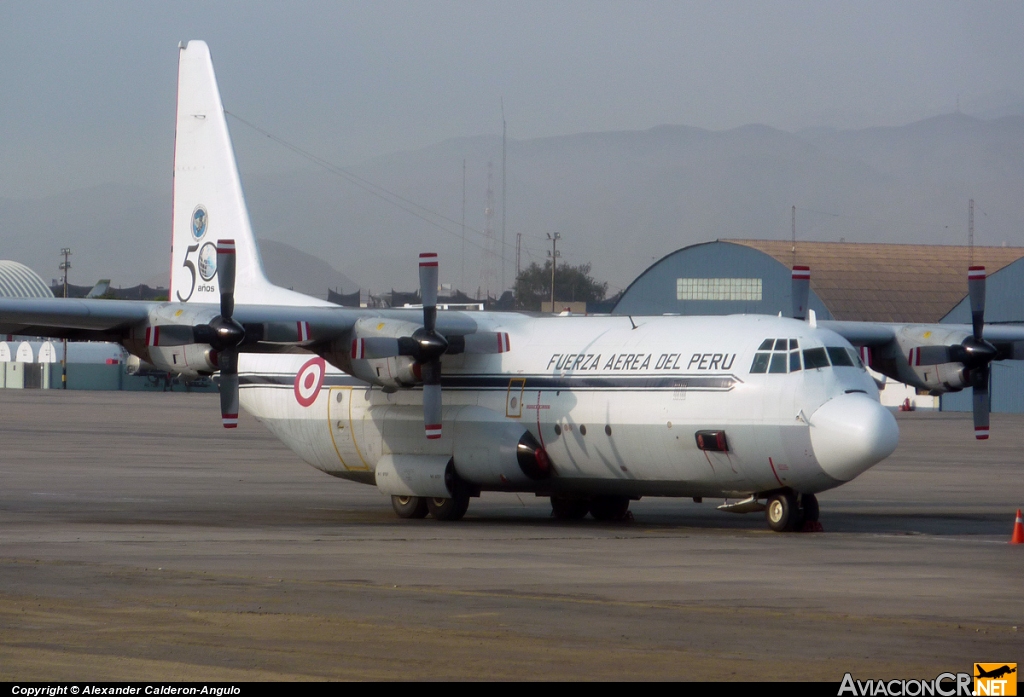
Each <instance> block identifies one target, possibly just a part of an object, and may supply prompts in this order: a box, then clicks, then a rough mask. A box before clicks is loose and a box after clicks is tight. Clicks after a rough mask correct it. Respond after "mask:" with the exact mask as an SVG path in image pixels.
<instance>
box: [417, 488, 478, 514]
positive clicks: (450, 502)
mask: <svg viewBox="0 0 1024 697" xmlns="http://www.w3.org/2000/svg"><path fill="white" fill-rule="evenodd" d="M427 509H428V510H429V511H430V515H432V516H433V517H434V519H435V520H462V517H463V516H464V515H466V511H468V510H469V494H467V493H465V492H463V491H459V490H456V492H455V494H454V495H453V496H452V498H450V499H427Z"/></svg>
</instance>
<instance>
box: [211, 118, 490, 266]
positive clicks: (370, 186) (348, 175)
mask: <svg viewBox="0 0 1024 697" xmlns="http://www.w3.org/2000/svg"><path fill="white" fill-rule="evenodd" d="M224 113H225V114H226V115H228V116H231V117H233V118H234V119H236V120H237V121H239V122H240V123H242V124H244V125H246V126H248V127H249V128H251V129H253V130H254V131H256V132H257V133H260V134H262V135H264V136H266V137H267V138H269V139H270V140H272V141H274V142H275V143H277V144H278V145H280V146H282V147H284V148H286V149H288V150H290V151H292V152H293V153H295V154H296V155H299V156H300V157H303V158H305V159H307V160H309V161H310V162H313V163H314V164H316V165H319V166H320V167H322V168H323V169H325V170H327V171H328V172H330V173H331V174H334V175H336V176H339V177H341V178H343V179H347V180H348V181H349V183H351V184H353V185H354V186H356V187H358V188H360V189H362V190H363V191H365V192H367V193H368V194H371V195H373V196H376V197H377V198H379V199H381V200H382V201H386V202H387V203H390V204H391V205H393V206H396V207H398V208H400V209H402V210H403V211H405V212H406V213H408V214H409V215H412V216H414V217H416V218H419V219H420V220H422V221H423V222H425V223H428V224H429V225H433V226H434V227H436V228H438V229H439V230H442V231H444V232H446V233H448V234H449V235H452V236H453V237H456V238H459V239H464V238H463V237H461V236H460V235H459V234H458V233H456V232H455V231H454V230H451V229H449V228H447V227H445V226H444V225H442V224H440V223H438V222H437V221H436V220H431V219H430V218H428V217H426V215H423V214H421V213H419V212H417V211H415V210H412V209H411V208H409V207H408V206H412V207H415V208H418V209H420V210H422V211H423V212H424V213H426V214H427V215H432V216H435V217H437V218H440V219H441V220H444V221H446V222H448V223H451V224H452V225H454V226H458V227H461V225H462V223H461V222H459V221H456V220H452V219H451V218H449V217H447V216H445V215H443V214H441V213H438V212H436V211H432V210H430V209H429V208H427V207H426V206H422V205H420V204H418V203H416V202H415V201H411V200H409V199H407V198H405V197H404V196H402V195H400V194H396V193H395V192H393V191H391V190H389V189H386V188H384V187H383V186H380V185H379V184H375V183H373V182H371V181H369V180H367V179H364V178H363V177H360V176H359V175H358V174H354V173H353V172H350V171H348V170H346V169H344V168H342V167H339V166H337V165H335V164H333V163H332V162H329V161H328V160H325V159H324V158H322V157H320V156H318V155H314V154H313V153H311V152H309V151H308V150H305V149H303V148H301V147H299V146H298V145H295V144H293V143H290V142H289V141H287V140H285V139H283V138H281V137H279V136H276V135H274V134H273V133H271V132H269V131H267V130H266V129H264V128H261V127H260V126H257V125H256V124H254V123H252V122H250V121H247V120H246V119H244V118H242V117H241V116H239V115H238V114H234V113H232V112H230V111H228V110H227V109H225V110H224ZM389 197H390V198H389ZM392 199H397V200H392ZM403 204H406V205H403ZM466 229H467V230H469V231H470V232H474V233H476V234H477V235H480V236H486V235H485V233H484V232H483V231H482V230H478V229H476V228H474V227H472V226H469V225H467V226H466ZM467 241H468V242H469V243H470V244H472V245H474V246H476V247H478V248H479V249H481V250H483V249H485V247H484V245H483V244H480V243H478V242H474V241H473V240H467ZM504 246H505V245H503V246H502V254H501V258H502V259H505V251H506V250H505V249H504Z"/></svg>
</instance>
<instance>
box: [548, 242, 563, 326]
mask: <svg viewBox="0 0 1024 697" xmlns="http://www.w3.org/2000/svg"><path fill="white" fill-rule="evenodd" d="M548 239H549V240H551V251H550V252H548V256H550V257H551V311H552V312H554V311H555V263H556V262H557V261H558V240H560V239H562V236H561V235H560V234H559V233H557V232H556V233H554V235H552V234H551V233H550V232H549V233H548Z"/></svg>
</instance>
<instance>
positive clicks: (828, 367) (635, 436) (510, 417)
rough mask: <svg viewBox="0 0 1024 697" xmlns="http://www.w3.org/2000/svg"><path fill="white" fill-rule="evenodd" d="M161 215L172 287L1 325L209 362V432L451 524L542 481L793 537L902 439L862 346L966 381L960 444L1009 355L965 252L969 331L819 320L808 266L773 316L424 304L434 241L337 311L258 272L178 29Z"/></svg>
mask: <svg viewBox="0 0 1024 697" xmlns="http://www.w3.org/2000/svg"><path fill="white" fill-rule="evenodd" d="M171 229H172V240H171V242H172V244H171V279H170V280H171V285H170V297H169V300H168V301H167V302H140V301H124V300H99V299H96V300H90V299H60V298H58V299H13V298H11V299H0V333H12V334H25V335H38V336H51V337H59V338H67V339H71V340H86V339H88V340H107V341H116V342H119V343H120V344H122V345H123V346H124V347H125V348H126V349H127V350H128V351H129V352H130V353H131V354H133V355H134V356H137V357H138V358H139V359H140V360H142V361H145V362H147V363H148V364H150V365H153V366H155V367H156V368H158V369H160V370H165V371H169V372H174V373H178V374H181V375H183V376H186V377H191V376H211V375H214V374H216V373H219V385H220V405H221V418H222V423H223V425H224V427H225V428H236V427H237V425H238V410H239V405H241V406H244V408H245V409H246V410H247V411H248V412H249V413H251V414H253V415H254V416H255V417H256V418H257V419H258V420H259V421H261V422H262V423H263V424H264V425H266V426H267V427H268V428H269V429H270V430H271V431H272V432H273V433H274V434H275V435H276V436H277V437H279V438H280V439H281V440H282V441H283V442H284V443H286V444H287V445H288V446H289V447H290V448H291V449H292V450H293V451H294V452H295V453H296V454H297V455H298V456H299V457H301V458H302V459H303V460H305V461H306V462H308V463H310V464H311V465H313V466H314V467H317V468H318V469H320V470H322V471H323V472H325V473H327V474H329V475H333V476H335V477H339V478H342V479H347V480H351V481H355V482H360V483H363V484H368V485H371V486H376V487H377V488H378V489H379V490H380V492H382V493H383V494H384V495H387V496H390V497H391V503H392V506H393V508H394V510H395V512H396V514H397V515H398V516H400V517H403V518H423V517H425V516H427V515H430V516H432V517H433V518H435V519H437V520H442V521H454V520H459V519H461V518H462V517H463V516H464V515H465V513H466V511H467V509H468V506H469V503H470V499H471V498H474V497H477V496H480V495H481V494H482V493H483V492H489V491H508V492H527V493H533V494H536V495H537V496H544V497H549V498H550V501H551V507H552V515H553V517H554V518H556V519H561V520H572V519H580V518H583V517H585V516H586V515H588V514H590V515H591V516H592V517H593V518H595V519H597V520H600V521H613V520H622V519H624V518H627V517H628V516H629V512H628V508H629V505H630V502H631V501H633V500H638V499H640V498H641V497H644V496H648V497H650V496H662V497H690V498H693V500H694V501H697V502H700V501H702V500H703V498H705V497H708V498H717V499H724V500H725V502H724V503H723V504H722V505H720V506H719V508H720V509H722V510H724V511H729V512H735V513H749V512H760V511H763V512H764V513H765V516H766V519H767V523H768V526H769V527H770V528H771V529H773V530H775V531H779V532H783V531H793V530H797V529H800V528H802V527H804V526H806V525H807V524H814V523H816V522H817V521H818V517H819V506H818V502H817V498H816V494H818V493H820V492H823V491H827V490H829V489H832V488H835V487H838V486H840V485H842V484H844V483H846V482H848V481H850V480H852V479H854V478H855V477H857V476H858V475H860V474H861V473H863V472H865V471H866V470H867V469H869V468H870V467H872V466H873V465H875V464H877V463H878V462H881V461H882V460H884V459H885V458H886V457H888V456H889V455H890V454H891V453H892V452H893V451H894V450H895V448H896V445H897V443H898V440H899V430H898V427H897V424H896V421H895V419H894V417H893V415H892V414H891V413H890V411H889V410H887V409H886V408H884V407H882V406H881V404H880V403H879V393H878V387H877V385H876V382H875V380H874V379H873V378H872V377H871V375H870V374H869V373H868V371H867V370H866V368H865V365H864V361H863V360H862V358H863V359H866V362H867V363H868V364H869V365H870V366H871V367H872V368H873V369H875V370H878V371H880V372H881V373H883V374H885V375H887V376H889V377H892V378H894V379H897V380H900V381H902V382H906V383H908V384H911V385H915V386H917V387H919V388H922V389H928V390H931V391H932V392H933V393H941V392H944V391H950V390H957V389H962V388H964V387H968V386H970V387H971V388H972V389H973V391H974V406H975V430H976V436H977V437H978V438H979V439H983V438H987V436H988V383H989V373H990V371H989V366H990V364H991V362H992V361H994V360H1003V359H1011V358H1012V359H1021V358H1024V343H1022V342H1024V327H1011V326H1004V325H1000V326H987V325H985V323H984V289H985V276H984V270H983V269H979V268H974V267H972V269H971V272H970V274H971V275H970V280H969V284H970V297H971V302H972V308H973V309H974V318H973V319H974V321H973V325H972V326H966V325H963V326H960V325H909V324H903V325H900V324H891V325H890V324H876V323H856V322H818V321H817V320H816V318H815V316H814V314H813V311H811V312H806V311H805V308H806V306H807V296H808V288H809V282H810V281H809V279H810V274H809V269H807V268H806V267H796V268H794V278H793V298H794V311H793V316H792V317H782V316H779V317H773V316H760V315H731V316H717V317H711V316H699V317H684V316H648V317H639V316H552V315H539V314H536V313H527V312H502V313H493V312H479V311H477V312H468V311H444V310H442V311H438V309H437V287H438V279H439V271H438V269H439V266H438V264H439V261H438V257H437V255H436V254H433V253H429V252H428V253H423V254H420V255H419V283H420V291H421V297H422V301H423V302H422V308H416V309H355V308H343V307H339V306H336V305H333V304H330V303H328V302H327V301H325V300H319V299H316V298H311V297H308V296H305V295H302V294H300V293H296V292H294V291H291V290H286V289H283V288H279V287H276V286H274V285H272V284H271V283H270V282H269V281H268V280H267V278H266V276H265V274H264V272H263V267H262V263H261V261H260V257H259V251H258V249H257V246H256V243H255V238H254V236H253V232H252V229H251V225H250V222H249V216H248V211H247V208H246V204H245V197H244V194H243V191H242V187H241V184H240V180H239V176H238V170H237V166H236V163H235V157H234V151H233V148H232V145H231V138H230V134H229V132H228V128H227V122H226V118H225V112H224V108H223V105H222V103H221V99H220V93H219V90H218V86H217V81H216V77H215V74H214V70H213V63H212V59H211V57H210V52H209V48H208V47H207V45H206V44H205V43H204V42H202V41H197V40H196V41H190V42H188V43H182V44H179V64H178V99H177V116H176V125H175V145H174V186H173V206H172V223H171ZM410 262H411V259H410ZM410 265H411V264H410ZM805 315H807V316H806V317H805Z"/></svg>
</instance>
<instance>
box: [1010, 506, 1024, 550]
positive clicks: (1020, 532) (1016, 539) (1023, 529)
mask: <svg viewBox="0 0 1024 697" xmlns="http://www.w3.org/2000/svg"><path fill="white" fill-rule="evenodd" d="M1010 544H1011V545H1021V544H1024V518H1021V515H1020V509H1019V508H1018V509H1017V522H1015V523H1014V524H1013V537H1011V538H1010Z"/></svg>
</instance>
